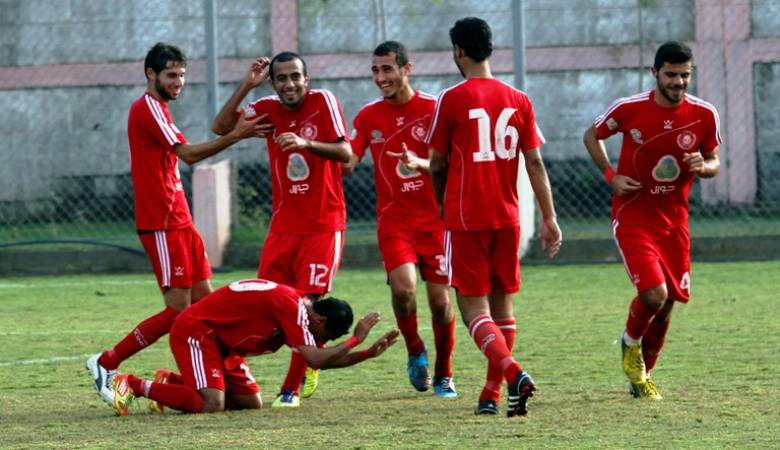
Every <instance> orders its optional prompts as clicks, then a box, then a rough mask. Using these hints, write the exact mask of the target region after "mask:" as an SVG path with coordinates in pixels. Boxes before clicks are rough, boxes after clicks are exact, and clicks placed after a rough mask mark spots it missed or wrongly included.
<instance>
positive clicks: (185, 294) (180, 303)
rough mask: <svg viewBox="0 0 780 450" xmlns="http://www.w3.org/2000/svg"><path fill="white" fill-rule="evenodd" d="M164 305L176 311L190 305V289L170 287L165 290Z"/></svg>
mask: <svg viewBox="0 0 780 450" xmlns="http://www.w3.org/2000/svg"><path fill="white" fill-rule="evenodd" d="M164 297H165V305H166V306H169V307H171V308H173V309H175V310H176V311H181V310H183V309H184V308H186V307H188V306H190V290H189V289H179V288H171V289H168V291H167V292H165V296H164Z"/></svg>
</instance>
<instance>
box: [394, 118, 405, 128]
mask: <svg viewBox="0 0 780 450" xmlns="http://www.w3.org/2000/svg"><path fill="white" fill-rule="evenodd" d="M404 120H406V118H405V117H404V116H398V117H396V118H395V126H397V127H402V126H404Z"/></svg>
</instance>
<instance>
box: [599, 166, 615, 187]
mask: <svg viewBox="0 0 780 450" xmlns="http://www.w3.org/2000/svg"><path fill="white" fill-rule="evenodd" d="M601 173H602V174H604V179H605V180H607V184H612V179H613V178H615V169H613V168H612V166H607V168H606V169H604V171H603V172H601Z"/></svg>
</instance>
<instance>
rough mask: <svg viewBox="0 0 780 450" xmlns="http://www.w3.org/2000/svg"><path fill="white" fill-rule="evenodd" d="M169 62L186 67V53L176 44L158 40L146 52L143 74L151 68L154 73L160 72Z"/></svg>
mask: <svg viewBox="0 0 780 450" xmlns="http://www.w3.org/2000/svg"><path fill="white" fill-rule="evenodd" d="M169 62H173V63H175V65H177V66H181V67H187V55H185V54H184V52H183V51H182V50H181V49H180V48H179V47H177V46H175V45H171V44H166V43H165V42H158V43H156V44H154V46H153V47H152V48H150V49H149V52H148V53H146V59H145V60H144V74H146V69H149V68H151V69H152V70H154V73H160V72H162V71H163V70H165V68H166V67H167V66H168V63H169Z"/></svg>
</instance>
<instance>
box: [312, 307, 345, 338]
mask: <svg viewBox="0 0 780 450" xmlns="http://www.w3.org/2000/svg"><path fill="white" fill-rule="evenodd" d="M312 309H314V312H316V313H317V314H319V315H321V316H325V330H327V331H328V333H330V335H331V339H337V338H340V337H341V336H344V335H345V334H347V333H349V329H350V327H351V326H352V320H353V317H352V307H351V306H349V303H347V302H345V301H344V300H339V299H337V298H335V297H328V298H324V299H322V300H317V301H315V302H313V304H312Z"/></svg>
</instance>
